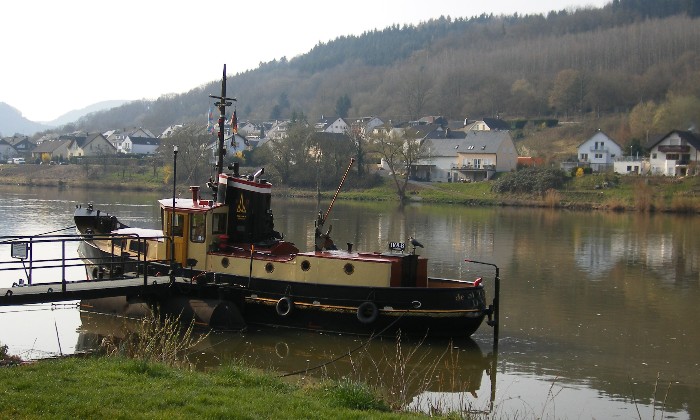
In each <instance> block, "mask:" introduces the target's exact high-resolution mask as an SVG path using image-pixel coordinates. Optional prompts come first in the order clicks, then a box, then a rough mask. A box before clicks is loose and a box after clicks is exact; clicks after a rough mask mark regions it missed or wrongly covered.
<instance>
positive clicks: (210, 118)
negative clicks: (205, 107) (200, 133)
mask: <svg viewBox="0 0 700 420" xmlns="http://www.w3.org/2000/svg"><path fill="white" fill-rule="evenodd" d="M207 132H208V133H213V132H214V114H213V113H212V111H211V106H209V114H208V120H207Z"/></svg>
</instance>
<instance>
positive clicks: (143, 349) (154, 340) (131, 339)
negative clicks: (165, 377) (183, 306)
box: [100, 311, 208, 369]
mask: <svg viewBox="0 0 700 420" xmlns="http://www.w3.org/2000/svg"><path fill="white" fill-rule="evenodd" d="M125 329H126V327H125ZM193 329H194V321H193V322H191V323H190V324H189V326H188V327H187V328H183V327H182V325H181V324H180V317H179V316H178V317H171V316H165V317H163V318H162V319H161V318H160V317H159V316H158V313H157V311H152V312H151V313H150V315H149V316H147V317H145V318H143V319H141V320H139V322H138V323H137V326H136V329H135V330H133V331H129V330H128V329H127V331H126V333H125V334H124V335H123V338H118V337H117V336H115V335H113V334H112V335H109V336H107V337H105V338H104V339H103V340H102V342H101V343H100V347H101V349H102V350H103V351H104V352H105V353H106V354H107V356H120V357H127V358H130V359H135V360H141V361H144V362H155V363H163V364H166V365H168V366H173V367H178V368H186V369H191V368H193V364H192V363H191V362H190V360H189V354H190V352H191V351H192V349H193V348H194V347H195V346H197V345H198V344H199V343H201V342H202V341H203V340H204V339H206V338H207V336H208V333H207V334H203V335H198V336H196V337H195V336H193Z"/></svg>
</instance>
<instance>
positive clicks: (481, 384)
mask: <svg viewBox="0 0 700 420" xmlns="http://www.w3.org/2000/svg"><path fill="white" fill-rule="evenodd" d="M0 194H1V196H2V199H1V200H0V220H2V223H0V236H2V235H17V234H23V235H27V234H40V233H44V232H49V231H53V230H58V229H62V228H65V227H68V226H71V225H72V213H73V209H74V208H75V205H76V204H78V203H87V202H88V201H92V202H93V203H95V207H97V208H101V209H105V210H107V211H109V212H110V213H113V214H117V215H119V217H120V220H122V221H123V222H125V223H127V224H130V225H133V226H141V227H149V228H153V227H157V225H158V220H157V219H158V217H160V212H159V209H158V207H157V204H156V200H157V199H158V198H162V197H159V196H158V195H156V194H153V193H133V192H105V191H102V192H100V191H97V192H95V191H92V192H88V191H82V190H71V189H66V190H56V189H42V188H20V187H0ZM184 195H185V196H186V195H187V194H186V193H185V194H184ZM321 206H322V209H323V210H325V209H326V207H327V206H328V203H327V202H326V203H324V202H322V203H321ZM318 210H319V206H318V204H317V203H316V202H314V201H308V200H306V201H305V200H292V199H281V198H275V199H274V202H273V211H274V213H275V228H276V229H277V230H279V231H281V232H284V233H285V238H286V239H287V240H291V241H293V242H295V243H296V244H297V245H298V246H299V248H300V249H309V248H311V247H312V246H313V222H314V220H315V214H316V213H317V212H318ZM329 220H330V223H331V224H332V225H333V231H332V235H333V238H334V240H335V242H336V244H339V245H341V244H345V243H346V242H352V243H353V244H354V247H355V249H357V250H360V251H373V250H384V249H386V246H387V244H388V242H389V241H406V239H407V238H408V237H409V236H414V237H415V238H417V239H418V240H419V241H420V242H422V243H423V244H424V245H425V248H424V249H419V253H420V254H422V255H424V256H426V257H428V258H429V259H430V262H431V265H430V272H431V274H433V275H437V276H441V277H453V278H455V277H457V278H466V279H472V278H474V277H483V278H484V279H485V283H486V285H487V292H488V293H489V294H490V296H493V281H492V279H493V275H494V273H493V270H492V269H490V268H489V267H485V266H478V267H475V266H473V265H469V264H467V263H465V262H464V259H474V260H482V261H487V262H491V263H495V264H497V265H498V266H499V267H500V274H501V278H502V281H501V324H500V341H499V352H498V354H497V356H495V357H494V356H493V355H491V354H490V353H491V350H492V349H491V342H492V329H491V328H490V327H488V326H487V325H483V326H482V327H481V329H480V330H479V331H478V332H477V333H476V334H475V335H474V337H473V340H464V341H463V342H460V341H458V342H455V343H453V346H452V347H450V346H449V345H448V343H441V342H429V343H426V342H423V343H420V342H410V341H407V340H399V339H383V340H375V341H372V342H371V343H370V344H369V345H368V346H366V347H363V346H362V344H363V343H364V339H363V338H361V337H346V336H331V335H327V334H317V333H308V332H298V331H286V330H282V331H280V330H257V331H247V332H243V333H221V332H213V333H211V334H210V335H209V337H208V338H207V339H206V340H205V342H204V343H202V345H201V349H200V350H201V351H200V352H199V353H198V354H197V355H196V359H197V363H198V364H200V365H202V366H206V365H212V364H219V363H225V362H226V361H229V360H236V359H245V360H247V361H248V362H249V363H251V364H253V365H256V366H260V367H266V368H273V369H275V370H277V371H279V372H292V371H297V370H302V371H303V370H305V369H309V371H308V372H306V373H307V374H308V375H321V376H322V375H327V376H331V377H339V376H350V377H354V378H358V379H363V380H366V381H368V382H370V383H372V384H376V385H379V386H382V387H385V388H387V389H390V391H391V392H392V393H404V394H405V396H404V399H405V400H406V401H407V402H408V403H409V404H410V405H411V406H412V407H415V408H420V409H423V410H426V411H427V410H428V409H429V407H430V406H432V407H437V408H462V409H466V408H468V409H470V410H472V411H475V412H491V414H492V415H494V416H500V417H507V418H511V417H526V418H531V417H543V418H560V417H566V418H572V417H575V418H594V417H595V418H611V417H618V418H640V417H641V418H653V417H658V418H661V417H662V416H663V417H667V418H669V417H672V418H681V419H683V418H700V365H699V364H700V357H699V356H698V348H700V331H699V329H698V328H697V326H696V323H697V320H698V319H700V304H699V302H700V287H699V286H700V219H699V218H697V217H693V216H679V215H664V214H653V215H650V214H633V213H622V214H619V213H606V212H571V211H562V210H550V209H523V208H467V207H461V206H449V205H446V206H442V205H440V206H438V205H426V204H420V203H416V204H412V205H409V206H406V207H404V208H400V207H398V206H397V205H396V204H392V203H357V202H344V201H338V202H336V203H335V205H334V207H333V211H332V213H331V216H330V218H329ZM75 255H77V254H76V252H75V249H70V250H69V251H68V254H67V256H69V257H70V256H75ZM9 259H10V250H9V246H7V245H0V260H9ZM14 277H21V273H19V274H18V273H15V275H14ZM14 277H8V276H3V277H0V285H8V284H11V283H13V282H16V281H18V279H17V278H14ZM490 299H491V297H489V300H490ZM124 327H125V321H124V320H121V319H117V318H114V317H107V316H101V315H95V314H89V313H84V312H81V311H79V310H78V309H77V306H76V304H75V303H66V304H56V305H31V306H25V307H0V343H2V344H5V345H7V346H8V349H9V352H10V353H12V354H18V355H20V356H22V357H23V358H26V359H36V358H43V357H48V356H52V355H56V354H59V353H63V354H70V353H73V352H75V351H82V350H89V349H90V348H91V347H94V345H95V343H96V342H98V341H99V339H100V338H101V337H102V336H104V335H108V334H110V333H114V332H115V331H116V330H119V329H123V328H124ZM357 348H361V350H360V351H357V350H356V349H357ZM348 352H352V354H351V356H349V357H345V358H340V360H339V361H338V362H335V363H332V364H329V365H327V366H325V367H324V368H323V369H319V370H318V371H313V370H312V369H311V368H313V367H314V366H317V365H320V364H322V363H324V362H327V361H330V360H332V359H335V358H337V357H339V356H342V355H343V354H345V353H348ZM426 382H428V383H429V385H425V383H426Z"/></svg>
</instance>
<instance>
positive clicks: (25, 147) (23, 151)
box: [4, 136, 36, 157]
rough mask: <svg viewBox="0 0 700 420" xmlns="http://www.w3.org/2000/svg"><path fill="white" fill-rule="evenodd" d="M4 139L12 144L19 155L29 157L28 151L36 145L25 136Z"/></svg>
mask: <svg viewBox="0 0 700 420" xmlns="http://www.w3.org/2000/svg"><path fill="white" fill-rule="evenodd" d="M4 140H5V141H6V142H7V143H8V144H9V145H10V146H12V148H13V149H15V150H16V151H17V154H18V155H20V156H25V157H29V152H31V151H32V150H33V149H34V148H35V147H36V144H35V143H34V142H32V141H31V140H29V137H27V136H12V137H5V138H4Z"/></svg>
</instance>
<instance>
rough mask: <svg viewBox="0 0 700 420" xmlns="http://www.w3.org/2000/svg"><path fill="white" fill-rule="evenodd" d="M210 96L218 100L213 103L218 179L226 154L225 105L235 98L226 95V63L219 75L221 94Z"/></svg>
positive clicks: (222, 170) (228, 104) (222, 169)
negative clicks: (215, 116) (217, 135)
mask: <svg viewBox="0 0 700 420" xmlns="http://www.w3.org/2000/svg"><path fill="white" fill-rule="evenodd" d="M209 97H210V98H214V99H218V100H219V101H218V102H216V103H214V105H216V106H217V107H219V144H218V147H217V155H218V156H217V160H216V179H217V180H218V179H219V174H221V173H222V172H224V154H226V149H225V148H224V122H225V121H226V107H227V106H231V105H232V104H233V102H235V101H236V98H228V97H226V64H224V73H223V75H222V76H221V96H216V95H209Z"/></svg>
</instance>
